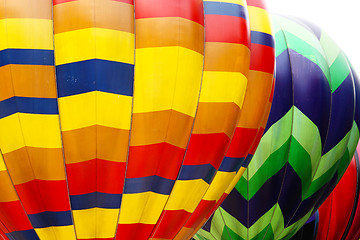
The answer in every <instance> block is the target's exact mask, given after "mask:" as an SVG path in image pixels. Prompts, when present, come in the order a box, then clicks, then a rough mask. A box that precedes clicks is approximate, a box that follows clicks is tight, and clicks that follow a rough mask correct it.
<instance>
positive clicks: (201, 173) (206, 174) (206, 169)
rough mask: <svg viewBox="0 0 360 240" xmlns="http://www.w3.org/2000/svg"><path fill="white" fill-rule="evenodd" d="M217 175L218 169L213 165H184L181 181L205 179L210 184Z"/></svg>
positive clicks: (180, 176)
mask: <svg viewBox="0 0 360 240" xmlns="http://www.w3.org/2000/svg"><path fill="white" fill-rule="evenodd" d="M215 173H216V168H214V166H212V165H211V164H203V165H183V166H182V167H181V171H180V174H179V177H178V179H179V180H194V179H203V180H204V181H205V182H207V183H208V184H210V182H211V180H212V179H213V177H214V175H215Z"/></svg>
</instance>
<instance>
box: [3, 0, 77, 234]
mask: <svg viewBox="0 0 360 240" xmlns="http://www.w3.org/2000/svg"><path fill="white" fill-rule="evenodd" d="M30 10H31V11H30ZM0 15H1V20H0V22H1V23H0V35H1V36H2V39H4V40H5V41H2V43H1V46H0V49H1V51H0V55H2V60H1V63H0V66H1V67H0V68H1V70H0V71H1V74H2V81H1V85H2V86H1V89H2V90H1V93H0V94H1V97H0V99H1V103H0V108H1V113H2V114H1V119H0V129H1V131H2V132H3V134H2V136H1V138H0V148H1V152H2V154H3V158H4V161H5V163H6V166H7V170H8V173H9V176H10V177H11V182H10V181H9V180H6V179H7V177H6V174H3V175H2V176H3V178H4V181H5V182H4V185H3V186H4V187H5V186H8V187H7V192H8V193H9V194H10V195H9V196H8V197H9V198H10V199H6V200H7V202H4V204H3V210H4V211H8V213H7V214H4V215H3V217H5V220H4V224H5V226H6V225H8V223H9V221H12V220H11V219H12V218H13V217H14V216H15V215H18V218H19V224H20V225H18V226H16V224H18V223H16V224H15V225H13V226H9V227H7V229H8V230H9V233H8V234H9V235H8V236H9V237H10V236H12V237H14V238H15V239H17V238H19V239H20V238H34V239H38V238H40V239H56V238H60V237H66V238H67V239H75V232H74V226H73V221H72V217H71V211H70V204H69V195H68V190H67V184H66V178H65V169H64V159H63V154H62V150H61V149H62V144H61V135H60V126H59V115H58V106H57V100H56V98H57V95H56V85H55V71H54V49H53V31H52V29H53V22H52V4H51V1H41V2H36V4H35V3H34V2H33V1H26V2H25V1H21V0H19V1H18V0H16V1H11V2H10V1H1V13H0ZM36 86H41V87H39V88H36ZM10 184H14V187H15V190H16V194H14V192H13V190H11V188H9V185H10ZM55 189H56V191H54V190H55ZM17 196H18V197H19V199H18V198H17ZM44 196H46V197H44ZM4 200H5V199H4ZM9 200H11V201H9ZM19 200H20V201H21V203H20V201H19ZM23 208H24V210H25V212H26V214H27V216H26V215H25V214H24V212H23ZM7 215H9V216H7ZM6 219H8V220H6ZM45 235H46V236H45ZM10 238H11V237H10Z"/></svg>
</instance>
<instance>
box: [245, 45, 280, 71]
mask: <svg viewBox="0 0 360 240" xmlns="http://www.w3.org/2000/svg"><path fill="white" fill-rule="evenodd" d="M251 56H255V57H252V58H251V60H250V69H251V70H256V71H261V72H267V73H270V74H273V73H274V64H275V49H274V48H271V47H269V46H265V45H261V44H256V43H251Z"/></svg>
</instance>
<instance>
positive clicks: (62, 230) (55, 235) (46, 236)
mask: <svg viewBox="0 0 360 240" xmlns="http://www.w3.org/2000/svg"><path fill="white" fill-rule="evenodd" d="M35 232H36V234H37V235H38V236H39V238H40V239H41V240H57V239H66V240H75V239H76V236H75V231H74V226H73V225H70V226H61V227H47V228H35Z"/></svg>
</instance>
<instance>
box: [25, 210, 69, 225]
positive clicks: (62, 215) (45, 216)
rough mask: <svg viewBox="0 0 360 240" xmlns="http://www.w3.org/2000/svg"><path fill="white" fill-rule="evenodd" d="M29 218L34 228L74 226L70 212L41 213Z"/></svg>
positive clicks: (30, 215) (31, 215)
mask: <svg viewBox="0 0 360 240" xmlns="http://www.w3.org/2000/svg"><path fill="white" fill-rule="evenodd" d="M28 216H29V219H30V222H31V224H32V225H33V227H34V228H45V227H51V226H69V225H72V218H71V212H70V211H64V212H41V213H37V214H29V215H28Z"/></svg>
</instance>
